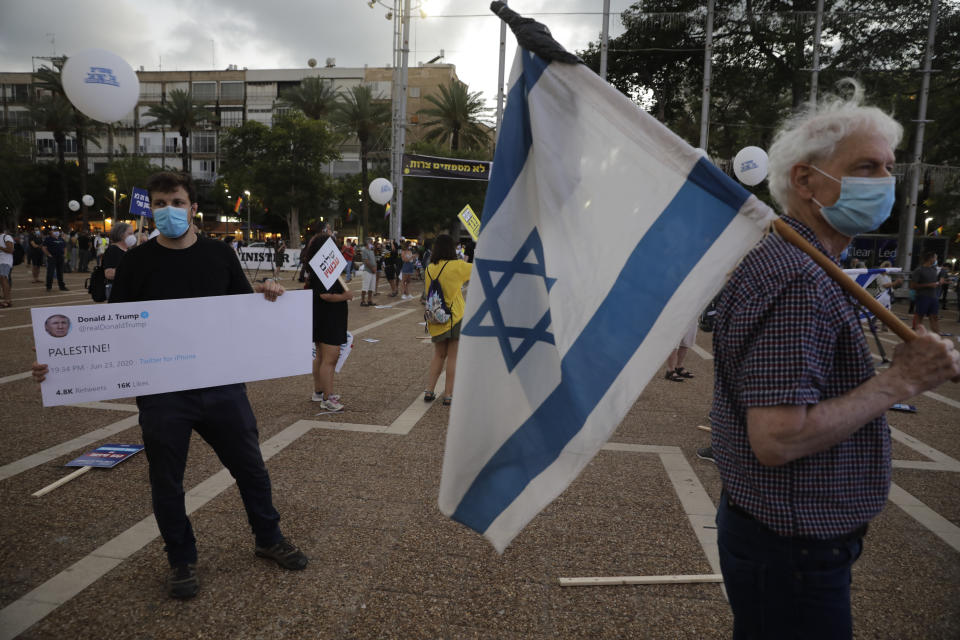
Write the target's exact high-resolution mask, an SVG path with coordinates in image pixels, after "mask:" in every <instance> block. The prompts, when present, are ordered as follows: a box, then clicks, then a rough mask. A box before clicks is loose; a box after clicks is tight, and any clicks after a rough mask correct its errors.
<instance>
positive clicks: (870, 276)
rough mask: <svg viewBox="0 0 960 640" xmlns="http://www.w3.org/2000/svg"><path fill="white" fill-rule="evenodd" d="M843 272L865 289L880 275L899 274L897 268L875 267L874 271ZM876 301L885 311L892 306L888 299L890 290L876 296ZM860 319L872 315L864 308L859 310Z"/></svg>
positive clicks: (848, 270) (855, 270) (847, 270)
mask: <svg viewBox="0 0 960 640" xmlns="http://www.w3.org/2000/svg"><path fill="white" fill-rule="evenodd" d="M843 272H844V273H845V274H847V275H848V276H850V277H851V278H853V279H854V281H856V283H857V284H858V285H860V286H861V287H863V288H864V289H866V288H867V287H869V286H870V285H871V284H873V281H874V280H876V279H877V277H878V276H879V275H880V274H881V273H900V268H899V267H877V268H875V269H844V270H843ZM876 298H877V301H878V302H879V303H880V304H882V305H883V306H884V307H886V308H887V309H889V308H890V306H891V304H893V300H892V299H891V297H890V289H884V290H883V291H881V292H880V293H879V294H878V295H877V296H876ZM860 317H861V318H864V319H868V318H872V317H873V314H872V313H870V312H869V311H867V310H866V309H865V308H864V309H862V310H861V313H860Z"/></svg>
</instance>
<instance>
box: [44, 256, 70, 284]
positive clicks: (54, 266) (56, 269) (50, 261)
mask: <svg viewBox="0 0 960 640" xmlns="http://www.w3.org/2000/svg"><path fill="white" fill-rule="evenodd" d="M54 274H56V276H57V284H59V285H60V288H61V289H63V288H64V287H66V286H67V285H65V284H64V283H63V256H50V257H48V258H47V289H50V288H52V287H53V276H54Z"/></svg>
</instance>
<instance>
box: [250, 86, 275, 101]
mask: <svg viewBox="0 0 960 640" xmlns="http://www.w3.org/2000/svg"><path fill="white" fill-rule="evenodd" d="M247 97H250V98H276V97H277V83H276V82H248V83H247Z"/></svg>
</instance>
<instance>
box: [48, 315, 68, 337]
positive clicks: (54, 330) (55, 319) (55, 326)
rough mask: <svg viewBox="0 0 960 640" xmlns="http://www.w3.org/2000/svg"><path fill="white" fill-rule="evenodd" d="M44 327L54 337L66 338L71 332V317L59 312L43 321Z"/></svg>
mask: <svg viewBox="0 0 960 640" xmlns="http://www.w3.org/2000/svg"><path fill="white" fill-rule="evenodd" d="M43 328H44V329H45V330H46V331H47V333H49V334H50V335H51V336H52V337H54V338H65V337H67V334H68V333H70V318H68V317H67V316H65V315H63V314H60V313H57V314H54V315H52V316H50V317H49V318H47V319H46V321H45V322H44V323H43Z"/></svg>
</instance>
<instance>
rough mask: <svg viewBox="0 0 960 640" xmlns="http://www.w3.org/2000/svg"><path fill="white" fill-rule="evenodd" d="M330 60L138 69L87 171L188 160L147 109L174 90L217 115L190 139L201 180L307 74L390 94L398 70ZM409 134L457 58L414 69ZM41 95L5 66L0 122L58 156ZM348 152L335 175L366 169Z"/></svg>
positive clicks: (90, 149)
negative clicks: (131, 161)
mask: <svg viewBox="0 0 960 640" xmlns="http://www.w3.org/2000/svg"><path fill="white" fill-rule="evenodd" d="M327 62H328V64H327V66H324V67H315V68H311V67H306V68H302V69H237V68H236V67H235V66H231V67H229V68H227V69H225V70H222V71H214V70H206V71H203V70H201V71H144V70H141V71H138V72H137V76H138V78H139V80H140V98H139V101H138V103H137V106H136V108H135V109H134V110H133V111H131V112H130V113H129V114H127V115H126V116H125V117H124V118H123V119H121V120H120V121H119V122H117V123H114V126H112V127H109V128H106V127H105V128H104V129H103V130H102V131H100V132H99V133H98V134H97V137H98V142H99V146H98V145H97V144H94V143H93V142H88V143H87V164H88V166H87V170H88V171H90V172H93V171H96V170H98V169H100V168H102V167H104V166H105V165H106V164H108V163H109V162H110V160H111V158H114V157H122V156H128V155H138V156H143V157H145V158H148V159H149V160H150V162H151V163H153V164H156V165H157V166H158V167H160V166H167V167H173V168H175V169H178V168H180V167H181V150H182V145H183V141H182V140H181V139H180V134H179V133H178V132H177V131H173V130H170V129H165V128H160V127H158V126H157V125H156V123H155V122H154V119H153V118H151V117H150V116H149V115H147V112H148V111H149V109H150V107H151V105H155V104H160V103H161V102H163V101H164V100H165V99H166V97H167V96H169V95H170V92H172V91H174V90H176V89H180V90H183V91H189V92H191V94H192V95H193V98H194V99H195V100H196V101H197V102H198V103H199V104H201V105H203V106H204V107H206V108H207V109H209V110H210V111H211V112H212V113H214V114H215V116H216V117H215V118H214V122H208V123H204V124H202V125H201V126H200V127H199V128H197V129H195V130H193V131H192V132H191V134H190V138H189V143H190V149H191V158H192V170H193V175H194V177H195V178H196V179H198V180H200V181H212V180H214V179H215V178H216V176H217V173H218V167H219V165H220V155H219V154H220V137H221V136H222V135H223V134H224V132H226V131H228V130H229V129H230V128H232V127H238V126H240V125H242V124H243V123H244V122H246V121H247V120H255V121H257V122H261V123H263V124H266V125H268V126H270V125H272V123H273V120H274V118H276V117H277V116H279V115H281V114H282V113H284V112H285V111H286V110H287V109H288V107H286V106H284V104H283V101H282V99H281V95H282V94H283V92H284V91H285V90H286V89H288V88H291V87H295V86H297V85H299V84H300V82H301V81H302V80H303V79H304V78H308V77H319V78H323V79H326V80H329V81H331V82H332V83H333V87H334V89H335V90H347V89H349V88H350V87H353V86H356V85H359V84H369V85H372V87H373V93H374V95H375V96H378V97H379V98H380V99H382V100H385V101H390V98H391V87H392V78H393V72H394V70H393V69H392V68H389V67H379V68H378V67H353V68H348V67H337V66H335V65H334V64H333V61H332V60H328V61H327ZM408 75H409V79H408V86H409V90H408V100H407V114H408V115H407V123H408V126H409V129H408V134H407V140H408V142H412V141H415V140H417V139H418V138H419V137H420V136H421V135H422V133H421V127H420V126H419V119H418V117H417V111H418V110H419V109H421V108H422V107H424V106H426V105H427V103H426V102H425V98H426V96H428V95H430V94H432V93H436V92H438V91H439V89H438V87H439V86H440V85H444V84H447V83H448V82H449V81H450V80H451V79H456V77H457V75H456V68H455V67H454V65H452V64H423V65H420V66H418V67H411V68H410V69H409V74H408ZM40 94H41V92H40V89H39V88H38V87H35V86H34V82H33V75H32V74H31V73H27V72H22V73H19V72H6V73H4V72H0V129H6V130H8V131H15V132H17V133H18V135H21V136H23V137H24V138H26V139H27V140H28V141H29V142H30V143H31V148H32V149H33V150H34V154H35V155H34V157H35V159H36V160H37V161H39V162H43V161H52V160H54V159H55V158H56V143H55V142H54V138H53V133H52V132H50V131H42V130H37V129H36V128H35V127H34V125H33V121H32V119H31V117H30V105H31V103H32V101H33V100H35V99H36V98H37V97H38V96H39V95H40ZM384 135H385V139H384V143H385V146H387V147H388V146H389V143H390V131H389V128H388V129H387V131H386V132H385V134H384ZM66 154H67V159H68V161H71V162H76V161H77V141H76V139H75V137H74V135H73V134H72V133H69V132H68V135H67V142H66ZM341 155H342V158H341V159H340V160H337V161H335V162H332V163H331V164H330V166H329V171H330V174H331V175H333V176H339V175H345V174H350V173H358V172H359V171H360V148H359V145H358V144H357V143H356V141H355V140H349V139H348V140H347V141H345V142H344V144H343V146H342V147H341Z"/></svg>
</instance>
